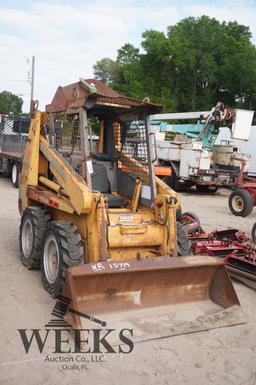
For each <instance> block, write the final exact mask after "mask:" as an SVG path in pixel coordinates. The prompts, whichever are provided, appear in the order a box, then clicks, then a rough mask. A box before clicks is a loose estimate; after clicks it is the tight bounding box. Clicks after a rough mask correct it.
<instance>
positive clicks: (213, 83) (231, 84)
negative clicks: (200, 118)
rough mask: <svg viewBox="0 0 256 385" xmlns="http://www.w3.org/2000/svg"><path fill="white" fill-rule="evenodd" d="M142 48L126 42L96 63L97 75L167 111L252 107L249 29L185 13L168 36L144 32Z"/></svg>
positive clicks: (255, 81) (254, 79)
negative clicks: (221, 104) (113, 56)
mask: <svg viewBox="0 0 256 385" xmlns="http://www.w3.org/2000/svg"><path fill="white" fill-rule="evenodd" d="M141 46H142V50H141V51H140V50H139V49H138V48H136V47H134V46H133V45H132V44H129V43H127V44H125V45H124V46H123V47H121V48H120V49H119V50H118V51H117V59H116V61H114V60H111V59H108V62H107V63H109V64H110V65H108V66H104V65H103V64H104V63H105V61H106V59H103V60H102V61H100V62H97V63H96V67H95V68H94V69H95V75H96V76H99V78H100V79H101V80H103V81H104V80H105V81H106V82H107V83H108V84H110V85H111V87H113V88H114V89H116V90H118V91H120V92H122V93H124V94H126V95H128V96H132V97H135V98H144V97H145V96H148V97H149V98H150V100H151V101H152V102H156V103H161V104H163V105H164V107H165V110H168V111H193V110H207V109H209V108H210V107H211V106H212V105H214V104H215V103H216V102H217V101H218V100H220V101H223V102H224V103H225V104H226V105H228V106H230V107H236V106H239V107H242V108H250V109H256V48H255V46H254V45H253V43H252V42H251V33H250V30H249V28H248V27H246V26H244V25H240V24H238V23H237V22H229V23H226V22H222V23H220V22H219V21H218V20H216V19H214V18H209V17H207V16H202V17H200V18H194V17H188V18H186V19H183V20H181V21H180V22H179V23H177V24H176V25H174V26H170V27H169V28H168V30H167V33H166V34H165V33H163V32H160V31H154V30H148V31H145V32H144V33H143V34H142V42H141ZM101 62H103V63H101ZM99 64H102V65H99Z"/></svg>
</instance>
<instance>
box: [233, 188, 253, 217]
mask: <svg viewBox="0 0 256 385" xmlns="http://www.w3.org/2000/svg"><path fill="white" fill-rule="evenodd" d="M228 205H229V208H230V211H231V212H232V214H234V215H236V216H240V217H247V215H249V214H251V212H252V210H253V198H252V196H251V194H250V193H249V192H248V191H247V190H244V189H237V190H235V191H233V192H232V193H231V194H230V196H229V199H228Z"/></svg>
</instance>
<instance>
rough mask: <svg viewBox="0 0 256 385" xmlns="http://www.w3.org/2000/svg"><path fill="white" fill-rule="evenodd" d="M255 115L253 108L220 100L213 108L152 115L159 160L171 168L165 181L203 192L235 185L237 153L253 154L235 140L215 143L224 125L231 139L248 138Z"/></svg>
mask: <svg viewBox="0 0 256 385" xmlns="http://www.w3.org/2000/svg"><path fill="white" fill-rule="evenodd" d="M253 114H254V111H248V110H239V109H236V110H231V109H226V108H224V105H223V104H222V103H218V104H217V106H216V107H214V108H213V109H212V110H211V111H200V112H186V113H168V114H157V115H152V116H151V117H150V120H151V129H152V131H154V133H155V138H156V143H155V144H156V152H157V158H158V163H159V164H160V165H162V166H167V167H170V168H171V175H170V176H168V177H166V178H165V181H166V182H167V183H168V184H169V185H170V186H171V187H173V188H174V189H177V190H181V189H186V188H188V187H191V186H193V185H195V186H196V188H197V190H198V191H200V192H204V191H209V192H215V191H217V189H218V188H220V187H232V185H233V184H234V181H235V178H236V176H237V175H238V172H239V169H240V166H241V163H240V162H239V161H237V160H235V159H233V157H234V155H235V156H236V157H239V158H244V159H247V160H248V159H249V158H250V154H246V153H241V151H240V148H239V147H238V146H237V145H236V144H234V143H232V142H227V141H226V142H225V143H223V142H222V143H220V144H215V142H216V140H217V137H218V135H219V133H220V131H221V130H222V129H221V127H222V126H225V127H226V129H227V130H228V131H229V132H230V136H231V139H239V140H242V141H247V140H248V139H249V136H250V131H251V125H252V119H253ZM195 120H196V123H195V122H194V121H195ZM177 121H178V122H179V124H177ZM184 121H186V122H187V121H189V122H190V123H185V124H184ZM191 121H193V122H194V123H192V124H191ZM172 122H175V123H174V124H172ZM180 122H182V123H180ZM163 123H164V124H163ZM168 136H169V137H170V136H171V139H170V138H169V139H168Z"/></svg>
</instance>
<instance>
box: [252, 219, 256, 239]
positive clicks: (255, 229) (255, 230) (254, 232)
mask: <svg viewBox="0 0 256 385" xmlns="http://www.w3.org/2000/svg"><path fill="white" fill-rule="evenodd" d="M252 240H253V242H254V243H256V223H254V225H253V227H252Z"/></svg>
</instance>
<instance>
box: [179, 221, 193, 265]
mask: <svg viewBox="0 0 256 385" xmlns="http://www.w3.org/2000/svg"><path fill="white" fill-rule="evenodd" d="M176 225H177V249H178V256H180V257H186V256H188V255H191V254H192V248H191V242H190V239H189V238H188V236H187V233H186V231H185V229H184V228H183V227H182V224H181V223H179V222H177V223H176Z"/></svg>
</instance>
